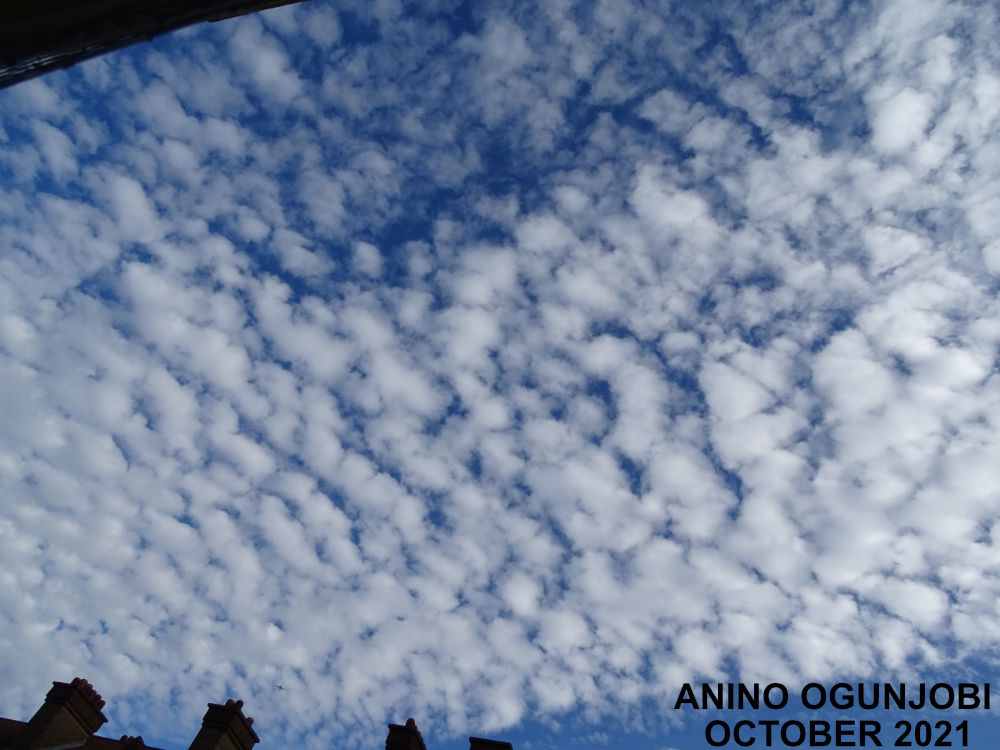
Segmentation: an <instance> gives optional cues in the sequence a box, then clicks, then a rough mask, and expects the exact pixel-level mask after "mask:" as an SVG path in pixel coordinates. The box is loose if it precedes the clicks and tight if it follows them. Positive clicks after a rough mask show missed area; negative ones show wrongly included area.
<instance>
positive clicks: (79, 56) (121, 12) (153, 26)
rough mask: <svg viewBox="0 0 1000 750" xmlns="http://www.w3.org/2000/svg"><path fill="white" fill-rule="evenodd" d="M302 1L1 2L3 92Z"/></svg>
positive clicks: (122, 0) (71, 0)
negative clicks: (189, 29) (131, 48)
mask: <svg viewBox="0 0 1000 750" xmlns="http://www.w3.org/2000/svg"><path fill="white" fill-rule="evenodd" d="M295 2H301V0H0V88H2V87H4V86H10V85H11V84H14V83H17V82H18V81H23V80H25V79H27V78H32V77H34V76H37V75H41V74H42V73H45V72H47V71H50V70H54V69H56V68H65V67H67V66H69V65H72V64H73V63H76V62H79V61H81V60H85V59H87V58H89V57H94V56H95V55H100V54H103V53H104V52H110V51H111V50H115V49H119V48H120V47H125V46H128V45H130V44H133V43H135V42H140V41H146V40H149V39H152V38H153V37H155V36H158V35H160V34H163V33H165V32H168V31H174V30H175V29H179V28H181V27H182V26H189V25H191V24H193V23H200V22H202V21H221V20H223V19H225V18H232V17H233V16H241V15H244V14H246V13H254V12H256V11H259V10H266V9H268V8H276V7H278V6H279V5H290V4H292V3H295Z"/></svg>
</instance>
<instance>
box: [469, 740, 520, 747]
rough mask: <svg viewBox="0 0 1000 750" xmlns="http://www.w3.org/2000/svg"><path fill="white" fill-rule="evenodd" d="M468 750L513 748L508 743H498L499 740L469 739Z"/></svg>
mask: <svg viewBox="0 0 1000 750" xmlns="http://www.w3.org/2000/svg"><path fill="white" fill-rule="evenodd" d="M469 750H514V746H513V745H511V744H510V743H509V742H500V740H484V739H483V738H482V737H469Z"/></svg>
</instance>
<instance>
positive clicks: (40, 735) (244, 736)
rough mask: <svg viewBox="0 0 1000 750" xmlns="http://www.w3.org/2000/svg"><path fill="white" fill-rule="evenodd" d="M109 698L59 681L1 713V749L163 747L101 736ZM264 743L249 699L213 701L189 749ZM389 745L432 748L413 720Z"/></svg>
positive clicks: (396, 730)
mask: <svg viewBox="0 0 1000 750" xmlns="http://www.w3.org/2000/svg"><path fill="white" fill-rule="evenodd" d="M103 708H104V701H103V700H102V699H101V696H100V695H98V694H97V691H96V690H94V688H93V686H92V685H91V684H90V683H89V682H87V681H86V680H83V679H80V678H79V677H75V678H74V679H73V681H72V682H53V683H52V689H51V690H49V692H48V695H46V696H45V702H44V703H43V704H42V706H41V708H39V709H38V710H37V711H36V712H35V715H34V716H32V717H31V719H29V720H28V721H17V720H15V719H4V718H0V750H159V748H155V747H152V746H151V745H147V744H146V743H145V741H144V740H143V739H142V737H129V736H127V735H125V736H123V737H121V739H117V740H115V739H112V738H110V737H100V736H98V735H96V734H95V732H96V731H97V730H98V729H99V728H100V727H101V725H102V724H104V723H105V722H106V721H107V720H108V719H107V717H106V716H105V715H104V714H103V713H102V712H101V709H103ZM258 742H260V738H259V737H258V736H257V733H256V732H254V730H253V719H252V718H250V717H248V716H245V715H244V714H243V701H234V700H228V701H226V703H225V704H224V705H222V704H218V703H209V704H208V711H206V712H205V718H204V719H202V723H201V729H200V730H199V731H198V734H197V735H196V736H195V738H194V741H192V742H191V746H190V747H189V748H188V750H252V749H253V746H254V745H256V744H257V743H258ZM385 750H427V746H426V745H425V744H424V738H423V737H422V736H421V735H420V731H419V730H418V729H417V723H416V722H415V721H414V720H413V719H407V721H406V723H405V724H390V725H389V734H388V736H387V737H386V739H385ZM469 750H513V747H512V746H511V744H510V743H509V742H499V741H497V740H487V739H483V738H481V737H470V738H469Z"/></svg>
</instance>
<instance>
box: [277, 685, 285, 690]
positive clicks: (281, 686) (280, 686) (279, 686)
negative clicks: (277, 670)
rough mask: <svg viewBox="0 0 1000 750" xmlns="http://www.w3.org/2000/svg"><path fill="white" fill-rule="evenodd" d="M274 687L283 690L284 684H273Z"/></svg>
mask: <svg viewBox="0 0 1000 750" xmlns="http://www.w3.org/2000/svg"><path fill="white" fill-rule="evenodd" d="M275 687H276V688H278V690H284V689H285V686H284V685H275Z"/></svg>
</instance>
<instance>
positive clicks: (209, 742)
mask: <svg viewBox="0 0 1000 750" xmlns="http://www.w3.org/2000/svg"><path fill="white" fill-rule="evenodd" d="M258 742H260V737H258V736H257V733H256V732H254V731H253V719H251V718H250V717H248V716H244V715H243V701H234V700H233V699H232V698H230V699H229V700H228V701H226V705H224V706H220V705H219V704H218V703H209V704H208V711H206V712H205V718H204V719H202V721H201V730H200V731H199V732H198V736H197V737H195V738H194V742H192V743H191V747H190V748H189V750H251V748H253V746H254V745H256V744H257V743H258Z"/></svg>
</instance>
